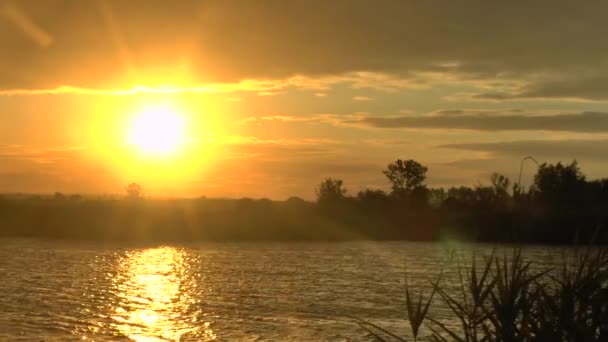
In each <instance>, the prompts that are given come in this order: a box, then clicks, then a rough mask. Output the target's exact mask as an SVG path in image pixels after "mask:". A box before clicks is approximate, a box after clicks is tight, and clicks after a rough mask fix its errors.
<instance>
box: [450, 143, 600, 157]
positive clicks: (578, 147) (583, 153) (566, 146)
mask: <svg viewBox="0 0 608 342" xmlns="http://www.w3.org/2000/svg"><path fill="white" fill-rule="evenodd" d="M439 147H441V148H447V149H458V150H468V151H478V152H488V153H493V154H498V155H506V156H517V157H525V156H528V155H532V156H535V157H537V159H539V158H541V157H542V158H549V159H562V160H564V161H570V160H573V159H587V160H596V161H605V160H606V156H607V155H608V139H600V140H525V141H524V140H522V141H510V142H494V143H467V144H448V145H442V146H439ZM539 161H540V160H539Z"/></svg>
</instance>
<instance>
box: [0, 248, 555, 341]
mask: <svg viewBox="0 0 608 342" xmlns="http://www.w3.org/2000/svg"><path fill="white" fill-rule="evenodd" d="M453 248H457V249H459V248H460V249H462V247H459V246H456V245H451V244H442V243H412V242H356V243H354V242H349V243H201V244H188V245H154V246H138V247H133V246H119V245H105V246H99V245H94V244H84V243H66V242H57V241H39V240H0V294H1V296H0V339H3V340H4V339H6V340H15V339H18V338H21V339H24V340H43V339H52V340H76V339H81V340H83V339H84V340H86V339H89V340H95V341H102V340H120V339H124V340H134V341H174V340H182V341H190V340H191V341H210V340H216V341H224V340H244V341H268V340H275V341H289V340H292V341H308V340H310V341H317V340H323V341H371V340H373V338H372V337H371V336H370V335H368V334H367V333H366V332H365V331H364V330H362V329H361V328H360V327H359V326H358V325H357V324H356V323H355V322H354V320H353V319H352V317H353V316H354V317H358V318H361V319H365V320H369V321H371V322H374V323H376V324H380V325H382V326H385V327H388V328H390V329H391V330H393V331H395V332H397V333H404V332H405V331H406V329H407V328H406V322H405V320H404V318H405V309H404V281H405V276H404V275H405V270H407V274H408V282H410V283H411V284H413V286H414V287H415V288H417V289H421V290H428V287H429V285H428V284H429V281H430V280H432V279H434V277H436V276H437V275H438V273H439V270H440V269H443V270H444V272H447V274H448V275H449V273H450V272H453V271H454V269H455V265H454V264H453V263H455V261H454V260H455V259H454V258H451V259H449V258H448V255H449V254H450V253H449V250H452V249H453ZM466 248H469V247H466ZM477 249H478V250H480V251H481V253H489V251H490V250H491V249H492V247H491V246H477ZM526 255H527V256H529V257H532V258H534V259H535V260H536V261H537V262H539V263H541V264H548V263H551V262H552V261H555V259H556V258H555V256H556V255H559V251H558V250H557V249H554V248H545V247H527V248H526ZM465 259H466V258H465ZM435 315H438V316H442V315H443V316H444V317H446V318H448V319H449V315H447V312H446V311H444V310H442V309H441V307H439V309H438V312H435Z"/></svg>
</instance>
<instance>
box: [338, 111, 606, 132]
mask: <svg viewBox="0 0 608 342" xmlns="http://www.w3.org/2000/svg"><path fill="white" fill-rule="evenodd" d="M454 112H455V111H452V113H448V114H445V113H444V112H443V113H442V112H440V113H441V114H437V115H433V116H400V117H366V118H363V119H360V120H349V121H347V123H351V124H364V125H368V126H372V127H378V128H430V129H468V130H480V131H511V130H522V131H523V130H529V131H538V130H543V131H564V132H589V133H601V132H608V113H596V112H584V113H580V114H557V115H525V114H512V113H508V114H505V115H496V114H491V115H490V114H485V113H483V112H482V113H471V114H463V115H460V114H459V115H454ZM463 113H464V112H463Z"/></svg>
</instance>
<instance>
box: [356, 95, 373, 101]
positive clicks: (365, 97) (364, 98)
mask: <svg viewBox="0 0 608 342" xmlns="http://www.w3.org/2000/svg"><path fill="white" fill-rule="evenodd" d="M353 100H355V101H371V100H372V98H371V97H368V96H353Z"/></svg>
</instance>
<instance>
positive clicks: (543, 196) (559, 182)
mask: <svg viewBox="0 0 608 342" xmlns="http://www.w3.org/2000/svg"><path fill="white" fill-rule="evenodd" d="M584 187H585V175H583V173H582V172H581V170H580V168H579V167H578V163H577V162H576V160H574V161H572V162H571V163H570V164H567V165H564V164H562V163H561V162H559V163H557V164H555V165H553V164H547V163H543V164H541V165H540V166H539V167H538V172H537V173H536V175H535V176H534V185H533V187H532V189H531V191H532V194H533V195H534V196H535V197H536V198H537V199H538V200H539V201H541V202H543V203H545V204H559V203H566V202H568V201H576V200H577V199H579V197H580V196H581V195H582V192H583V191H584Z"/></svg>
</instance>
